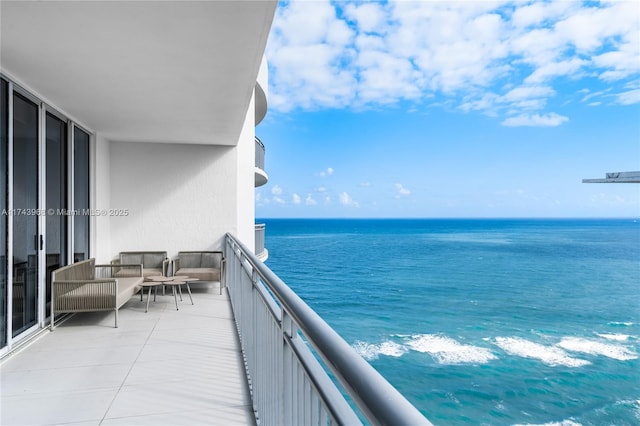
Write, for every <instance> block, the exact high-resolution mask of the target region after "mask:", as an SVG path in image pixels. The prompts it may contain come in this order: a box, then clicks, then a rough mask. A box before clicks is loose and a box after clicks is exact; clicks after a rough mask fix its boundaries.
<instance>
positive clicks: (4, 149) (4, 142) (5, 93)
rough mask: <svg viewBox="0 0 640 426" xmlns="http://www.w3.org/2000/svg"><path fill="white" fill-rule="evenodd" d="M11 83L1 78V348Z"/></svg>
mask: <svg viewBox="0 0 640 426" xmlns="http://www.w3.org/2000/svg"><path fill="white" fill-rule="evenodd" d="M8 190H9V83H8V82H7V81H6V80H4V79H0V209H2V214H0V348H3V347H5V346H6V345H7V324H8V316H7V307H8V295H9V288H8V287H7V282H8V278H7V261H8V258H7V253H8V250H9V248H8V247H7V236H8V229H7V227H8V223H9V214H8V209H9V197H8Z"/></svg>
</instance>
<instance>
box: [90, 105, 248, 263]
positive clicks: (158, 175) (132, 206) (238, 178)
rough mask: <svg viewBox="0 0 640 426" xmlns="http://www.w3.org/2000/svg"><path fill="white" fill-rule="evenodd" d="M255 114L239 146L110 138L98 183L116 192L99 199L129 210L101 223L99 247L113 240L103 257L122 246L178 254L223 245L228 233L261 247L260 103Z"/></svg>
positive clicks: (100, 256)
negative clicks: (257, 196) (257, 204)
mask: <svg viewBox="0 0 640 426" xmlns="http://www.w3.org/2000/svg"><path fill="white" fill-rule="evenodd" d="M248 111H250V114H247V117H246V119H245V123H244V126H243V129H242V132H241V136H240V139H239V141H238V143H237V145H236V146H212V145H192V144H167V143H146V142H145V143H130V142H110V143H108V148H109V153H108V157H109V159H108V162H103V163H102V167H103V168H101V167H100V166H99V165H98V164H100V163H101V162H100V159H98V160H97V162H96V163H97V165H96V179H97V181H98V182H97V185H96V187H97V190H98V191H105V190H106V191H108V193H109V196H108V198H107V197H104V196H103V197H97V198H96V203H97V204H101V203H105V204H106V205H108V207H105V208H108V209H126V210H127V211H128V215H127V216H111V217H109V218H108V220H106V221H105V220H103V218H100V219H99V220H96V241H97V242H98V245H100V244H101V243H100V242H101V241H103V240H108V243H107V244H105V245H104V249H103V248H98V247H97V248H96V258H97V259H98V261H106V260H110V259H112V258H114V257H115V256H116V255H117V254H118V253H119V252H120V251H134V250H150V251H151V250H154V251H155V250H166V251H167V252H168V255H169V257H175V256H176V255H177V253H178V251H181V250H221V249H222V248H223V242H224V236H225V234H226V233H227V232H232V233H234V234H235V235H236V236H238V237H239V238H240V239H241V240H242V241H243V242H244V243H245V244H246V245H247V246H248V247H253V245H254V221H255V211H254V188H253V181H254V176H253V168H254V161H255V158H254V156H255V148H254V118H253V117H254V116H253V101H252V102H251V105H250V107H249V108H248ZM98 153H100V151H99V150H98ZM101 155H104V152H103V153H102V154H101ZM104 167H108V170H109V173H108V174H106V173H104ZM107 175H108V176H107ZM105 179H108V183H105V182H101V181H104V180H105Z"/></svg>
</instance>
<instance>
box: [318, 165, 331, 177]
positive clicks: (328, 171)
mask: <svg viewBox="0 0 640 426" xmlns="http://www.w3.org/2000/svg"><path fill="white" fill-rule="evenodd" d="M319 174H320V176H322V177H325V176H331V175H332V174H333V168H331V167H327V170H323V171H321V172H320V173H319Z"/></svg>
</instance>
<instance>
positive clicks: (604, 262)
mask: <svg viewBox="0 0 640 426" xmlns="http://www.w3.org/2000/svg"><path fill="white" fill-rule="evenodd" d="M264 222H265V223H266V224H267V228H266V246H267V248H268V250H269V259H268V261H267V265H268V266H269V267H270V268H271V269H272V270H273V271H274V272H275V273H277V274H278V275H279V276H280V277H281V278H282V279H283V280H284V281H285V282H286V283H287V284H288V285H289V286H290V287H291V288H293V289H294V290H295V291H296V292H297V293H298V294H299V295H300V296H301V297H302V298H303V299H304V300H305V301H306V302H307V303H308V304H309V305H310V306H311V307H312V308H313V309H314V310H316V311H317V312H318V313H319V314H320V315H321V316H322V317H323V318H324V319H325V320H326V321H327V322H328V323H329V325H331V326H332V327H333V328H335V329H336V330H337V331H338V333H340V334H341V335H342V336H343V337H344V338H345V340H347V342H349V343H350V344H351V345H353V347H354V348H355V349H356V350H357V351H358V352H359V353H360V354H361V355H362V356H363V357H365V359H367V360H368V361H369V362H370V363H371V364H372V365H373V366H374V367H375V368H376V369H377V370H378V371H380V372H381V373H382V375H384V376H385V377H386V378H387V380H389V381H390V382H391V383H392V384H393V385H394V386H395V387H397V388H398V389H399V390H400V391H401V392H402V393H403V394H404V395H405V396H406V397H407V398H408V399H409V400H410V401H411V402H412V403H414V404H415V405H416V406H417V407H418V408H419V409H420V410H421V411H422V412H423V413H424V414H425V415H426V416H427V417H428V418H429V419H430V420H431V421H432V422H433V423H435V424H442V425H457V424H474V425H476V424H490V425H513V424H558V425H574V424H581V425H604V424H607V425H608V424H611V425H637V424H640V362H639V354H640V221H636V220H633V219H629V220H623V219H620V220H503V219H495V220H485V219H482V220H481V219H478V220H462V219H459V220H446V219H440V220H435V219H434V220H431V219H425V220H409V219H407V220H400V219H399V220H395V219H394V220H392V219H389V220H344V219H335V220H317V219H267V220H264Z"/></svg>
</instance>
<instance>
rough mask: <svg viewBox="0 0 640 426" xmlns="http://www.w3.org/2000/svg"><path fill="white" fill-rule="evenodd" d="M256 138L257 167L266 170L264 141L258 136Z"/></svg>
mask: <svg viewBox="0 0 640 426" xmlns="http://www.w3.org/2000/svg"><path fill="white" fill-rule="evenodd" d="M255 139H256V167H257V168H259V169H260V170H264V144H263V143H262V141H261V140H260V138H258V137H257V136H256V137H255Z"/></svg>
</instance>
